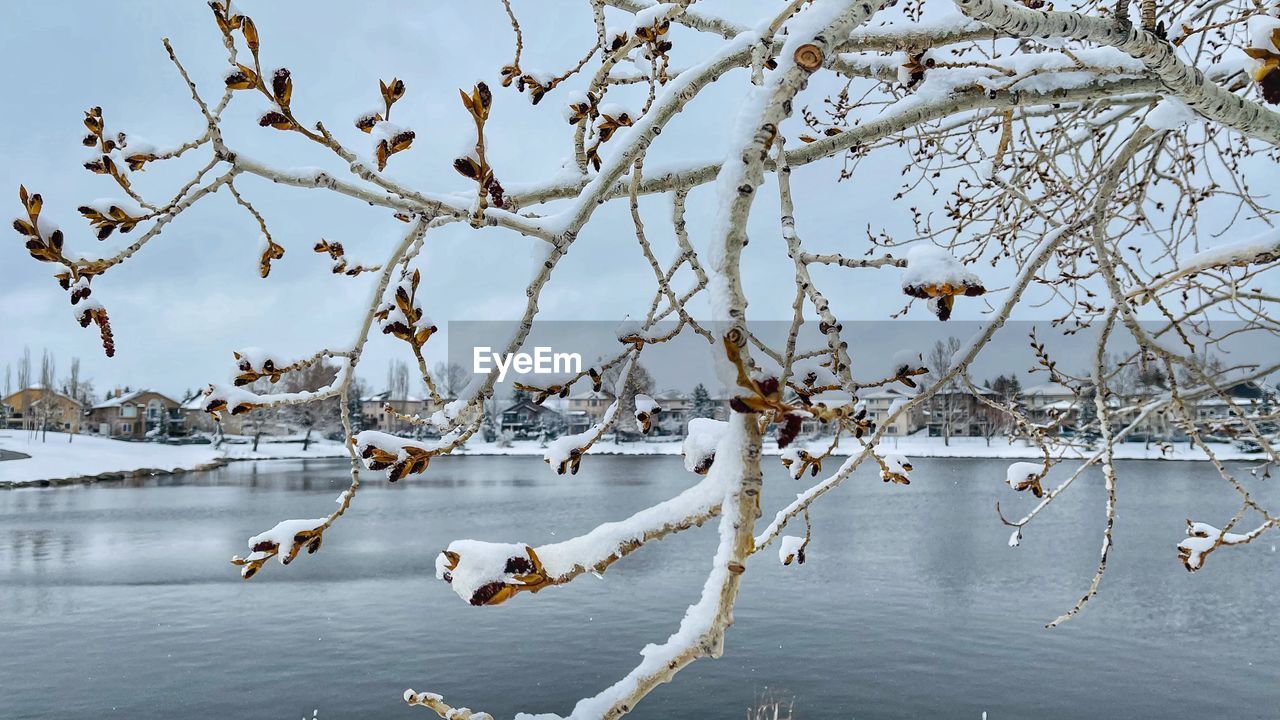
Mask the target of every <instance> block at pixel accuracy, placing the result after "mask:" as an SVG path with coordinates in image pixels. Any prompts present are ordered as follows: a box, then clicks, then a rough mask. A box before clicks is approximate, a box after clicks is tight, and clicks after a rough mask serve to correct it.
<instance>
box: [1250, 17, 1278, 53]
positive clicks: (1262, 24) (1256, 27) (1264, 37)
mask: <svg viewBox="0 0 1280 720" xmlns="http://www.w3.org/2000/svg"><path fill="white" fill-rule="evenodd" d="M1276 33H1280V18H1274V17H1270V16H1267V15H1254V16H1253V17H1251V18H1249V47H1251V48H1255V49H1257V50H1264V51H1266V52H1270V53H1276V54H1277V55H1280V44H1278V43H1277V42H1276Z"/></svg>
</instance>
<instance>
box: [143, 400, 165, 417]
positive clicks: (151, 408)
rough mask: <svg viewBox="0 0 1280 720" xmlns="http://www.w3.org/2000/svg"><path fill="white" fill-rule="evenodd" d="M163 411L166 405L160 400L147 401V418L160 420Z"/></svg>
mask: <svg viewBox="0 0 1280 720" xmlns="http://www.w3.org/2000/svg"><path fill="white" fill-rule="evenodd" d="M163 411H164V406H163V405H161V404H160V401H159V400H152V401H151V402H149V403H147V419H148V420H159V419H160V413H161V412H163Z"/></svg>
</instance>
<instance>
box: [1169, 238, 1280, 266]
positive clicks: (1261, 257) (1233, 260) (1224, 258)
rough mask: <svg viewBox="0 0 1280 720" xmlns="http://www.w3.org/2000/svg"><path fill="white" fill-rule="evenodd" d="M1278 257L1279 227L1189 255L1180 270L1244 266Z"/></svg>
mask: <svg viewBox="0 0 1280 720" xmlns="http://www.w3.org/2000/svg"><path fill="white" fill-rule="evenodd" d="M1278 258H1280V229H1276V230H1270V231H1268V232H1265V233H1263V234H1261V235H1259V236H1257V237H1254V238H1250V239H1248V240H1241V241H1239V242H1233V243H1226V244H1225V245H1219V246H1218V247H1215V248H1210V249H1208V250H1202V251H1200V252H1198V253H1194V254H1192V255H1189V256H1187V257H1186V258H1184V259H1183V260H1182V263H1181V265H1182V268H1181V270H1182V271H1183V272H1184V273H1185V272H1192V271H1195V270H1197V269H1201V268H1203V269H1208V268H1212V267H1221V266H1224V265H1232V266H1236V267H1244V266H1245V265H1250V264H1253V263H1264V262H1271V261H1272V260H1276V259H1278Z"/></svg>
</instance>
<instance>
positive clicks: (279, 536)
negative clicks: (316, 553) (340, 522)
mask: <svg viewBox="0 0 1280 720" xmlns="http://www.w3.org/2000/svg"><path fill="white" fill-rule="evenodd" d="M326 522H328V518H312V519H310V520H282V521H280V522H278V523H276V525H275V527H273V528H271V529H270V530H267V531H266V532H262V533H258V534H257V535H254V536H253V537H251V538H249V549H250V550H252V551H253V552H251V553H250V554H249V556H248V557H246V558H244V559H245V560H249V561H251V562H252V561H254V560H262V559H263V558H265V557H268V555H269V553H271V552H276V551H278V554H277V555H276V557H277V558H279V559H280V563H281V564H282V565H288V564H289V561H290V560H291V559H292V557H291V556H292V553H290V552H288V548H291V547H293V546H294V545H295V544H297V543H299V542H306V540H305V534H306V533H311V532H314V531H315V530H316V528H318V527H320V526H321V525H324V524H325V523H326ZM299 535H304V539H303V540H298V536H299Z"/></svg>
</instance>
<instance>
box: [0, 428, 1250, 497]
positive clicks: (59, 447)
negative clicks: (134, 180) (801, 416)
mask: <svg viewBox="0 0 1280 720" xmlns="http://www.w3.org/2000/svg"><path fill="white" fill-rule="evenodd" d="M829 442H830V441H829V440H823V439H818V440H811V441H803V440H802V441H799V444H798V446H799V447H804V448H806V449H807V450H809V451H810V452H812V453H814V454H820V453H822V452H823V451H824V450H826V448H827V445H828V444H829ZM258 447H259V449H258V452H254V451H253V450H251V449H250V448H251V446H250V445H249V444H235V445H224V446H223V447H222V448H221V449H215V448H214V447H213V446H212V445H162V444H158V443H134V442H124V441H120V440H109V439H106V438H100V437H94V436H92V435H77V436H76V437H75V438H73V439H72V441H71V442H68V441H67V436H66V435H65V434H62V433H49V439H48V441H47V442H41V441H40V440H38V439H28V437H27V433H26V432H23V431H12V430H11V431H0V449H4V450H10V451H13V452H17V453H22V454H26V455H30V456H31V457H29V458H23V459H17V460H5V461H0V489H8V488H17V487H46V486H53V485H73V484H81V483H90V482H110V481H120V480H125V479H128V478H136V477H149V476H153V475H175V474H182V473H188V472H201V471H204V470H212V469H215V468H219V467H222V466H223V465H226V464H227V463H229V462H239V461H246V460H315V459H325V458H345V457H346V456H347V453H346V449H345V448H344V447H343V446H342V444H341V443H336V442H332V441H313V442H312V443H311V446H310V447H309V448H308V449H307V451H306V452H303V451H302V447H301V443H300V442H266V441H265V440H264V441H263V442H262V443H261V444H259V446H258ZM1212 447H1213V449H1214V451H1215V453H1217V455H1218V457H1219V459H1221V460H1256V459H1259V458H1261V457H1262V455H1261V454H1258V453H1245V452H1242V451H1241V450H1239V449H1237V448H1236V447H1234V446H1233V445H1228V444H1214V445H1213V446H1212ZM882 449H883V450H884V451H885V452H894V453H899V454H902V455H906V456H907V457H916V458H997V459H998V458H1004V459H1010V460H1028V459H1030V460H1039V459H1040V458H1042V457H1043V456H1042V455H1041V453H1040V449H1039V448H1037V447H1035V446H1034V445H1025V444H1023V443H1013V444H1011V443H1009V442H1007V441H1006V440H1004V439H1003V438H998V439H993V440H992V441H991V444H990V445H988V444H987V441H986V440H984V439H982V438H969V437H965V438H952V439H951V443H950V445H947V444H944V443H943V442H942V439H941V438H929V437H908V438H898V439H886V440H885V441H884V442H883V443H882ZM859 450H860V448H859V447H858V446H857V445H856V444H854V443H852V442H849V443H845V444H842V446H841V447H838V448H836V450H835V451H834V452H833V453H832V454H833V455H837V456H847V455H850V454H852V453H854V452H857V451H859ZM545 451H546V448H545V447H544V446H543V444H542V443H540V442H538V441H536V440H520V441H515V442H513V443H511V445H510V446H509V447H499V446H498V445H497V444H495V443H484V442H478V443H477V442H472V443H468V444H467V445H466V446H465V447H463V448H460V449H459V450H457V451H455V452H454V453H453V454H454V455H476V456H483V455H494V456H499V455H503V456H524V457H536V458H541V457H542V455H543V453H544V452H545ZM764 453H765V454H766V455H777V454H778V453H779V451H778V448H777V447H776V446H775V445H773V444H772V443H768V444H766V446H765V448H764ZM590 454H592V455H680V454H681V443H680V441H679V440H670V441H662V442H633V443H614V442H603V441H602V442H599V443H596V445H595V446H593V447H592V448H591V451H590ZM1086 454H1087V451H1075V450H1072V451H1070V452H1069V454H1067V455H1065V456H1064V457H1066V458H1069V459H1078V458H1082V457H1085V456H1086ZM1116 458H1117V459H1121V460H1181V461H1204V460H1206V457H1205V455H1204V454H1203V453H1202V452H1200V451H1199V450H1195V449H1191V448H1189V447H1188V446H1187V444H1186V443H1179V444H1178V445H1177V446H1176V447H1175V448H1173V449H1172V450H1171V451H1170V452H1168V453H1162V452H1161V450H1160V448H1159V447H1156V446H1152V447H1147V446H1146V445H1145V444H1143V443H1122V444H1121V445H1119V446H1118V447H1117V448H1116Z"/></svg>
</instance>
